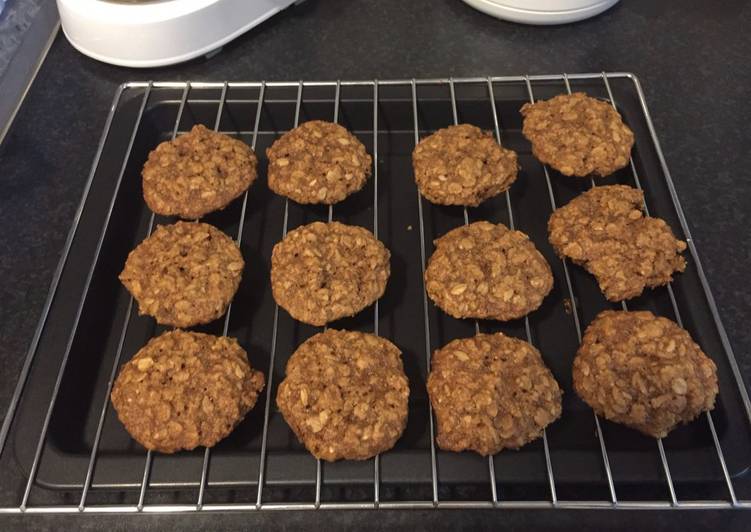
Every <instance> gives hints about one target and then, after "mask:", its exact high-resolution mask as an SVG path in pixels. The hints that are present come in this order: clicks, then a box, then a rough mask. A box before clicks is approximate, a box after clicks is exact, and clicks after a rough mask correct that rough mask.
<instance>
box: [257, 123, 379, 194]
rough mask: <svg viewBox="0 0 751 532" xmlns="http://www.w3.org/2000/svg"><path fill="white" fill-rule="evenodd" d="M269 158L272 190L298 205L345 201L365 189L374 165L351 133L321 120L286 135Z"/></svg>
mask: <svg viewBox="0 0 751 532" xmlns="http://www.w3.org/2000/svg"><path fill="white" fill-rule="evenodd" d="M266 155H267V157H268V158H269V170H268V173H269V188H270V189H271V190H273V191H274V192H276V193H277V194H279V195H281V196H287V197H288V198H290V199H292V200H294V201H296V202H297V203H325V204H332V203H337V202H339V201H342V200H343V199H344V198H346V197H347V196H349V195H350V194H352V193H353V192H357V191H358V190H360V189H361V188H362V187H363V186H365V181H367V179H368V177H370V172H371V169H370V167H371V164H372V159H371V157H370V155H369V154H368V152H367V151H365V146H363V145H362V142H360V141H359V140H357V138H356V137H355V136H354V135H353V134H352V133H350V132H349V131H347V130H346V129H345V128H343V127H342V126H340V125H339V124H333V123H331V122H323V121H321V120H313V121H310V122H305V123H304V124H301V125H300V126H298V127H296V128H295V129H293V130H292V131H289V132H287V133H285V134H284V135H282V136H281V137H280V138H278V139H277V140H276V141H275V142H274V144H272V145H271V147H270V148H269V149H268V150H266Z"/></svg>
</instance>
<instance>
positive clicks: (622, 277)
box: [548, 185, 686, 301]
mask: <svg viewBox="0 0 751 532" xmlns="http://www.w3.org/2000/svg"><path fill="white" fill-rule="evenodd" d="M643 208H644V193H643V192H642V191H640V190H637V189H635V188H631V187H627V186H625V185H612V186H604V187H594V188H592V189H590V190H588V191H587V192H585V193H584V194H582V195H580V196H578V197H577V198H574V199H573V200H572V201H571V202H569V203H568V204H567V205H565V206H563V207H561V208H559V209H557V210H556V211H555V212H553V214H552V216H551V217H550V220H549V221H548V238H549V239H550V243H551V244H552V245H553V248H555V251H556V253H558V255H560V256H561V257H568V258H570V259H571V260H572V261H574V262H575V263H577V264H580V265H582V266H584V267H585V268H586V269H587V271H589V273H591V274H592V275H594V276H595V277H596V278H597V282H598V283H599V285H600V289H601V290H602V291H603V293H604V294H605V296H606V297H607V298H608V299H609V300H610V301H621V300H624V299H629V298H632V297H636V296H638V295H639V294H641V293H642V292H643V291H644V288H645V287H647V286H648V287H655V286H660V285H664V284H667V283H669V282H670V280H671V279H672V275H673V272H682V271H683V270H685V269H686V261H685V260H684V258H683V257H682V256H681V255H680V253H681V252H682V251H683V250H685V249H686V243H685V242H683V241H682V240H678V239H676V238H675V236H674V235H673V232H672V231H671V230H670V227H669V226H668V224H666V223H665V221H664V220H662V219H660V218H651V217H649V216H644V214H643V213H642V209H643Z"/></svg>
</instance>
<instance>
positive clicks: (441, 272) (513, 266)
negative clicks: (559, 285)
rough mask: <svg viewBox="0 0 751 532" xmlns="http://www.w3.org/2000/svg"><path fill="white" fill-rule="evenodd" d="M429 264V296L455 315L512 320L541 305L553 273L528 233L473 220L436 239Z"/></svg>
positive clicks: (426, 273) (426, 271)
mask: <svg viewBox="0 0 751 532" xmlns="http://www.w3.org/2000/svg"><path fill="white" fill-rule="evenodd" d="M434 243H435V246H436V249H435V252H434V253H433V255H432V256H431V257H430V260H429V261H428V266H427V268H426V270H425V287H426V290H427V292H428V296H430V299H431V300H433V302H435V304H436V305H438V306H439V307H440V308H441V309H443V310H444V311H445V312H446V313H448V314H450V315H451V316H453V317H455V318H477V319H494V320H502V321H506V320H512V319H516V318H520V317H522V316H525V315H526V314H528V313H530V312H532V311H533V310H535V309H537V308H538V307H539V306H540V305H541V304H542V300H543V299H544V298H545V296H546V295H547V294H548V292H550V290H551V288H552V287H553V274H552V272H551V270H550V266H549V265H548V263H547V262H546V261H545V258H544V257H543V256H542V254H541V253H540V252H539V251H538V250H537V248H536V247H535V245H534V244H533V243H532V242H531V241H530V240H529V237H528V236H527V235H525V234H524V233H522V232H521V231H512V230H510V229H509V228H508V227H506V226H505V225H503V224H491V223H489V222H474V223H472V224H469V225H465V226H461V227H458V228H456V229H453V230H451V231H449V232H448V233H446V234H445V235H443V236H442V237H441V238H439V239H437V240H436V241H435V242H434Z"/></svg>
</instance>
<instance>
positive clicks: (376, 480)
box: [373, 80, 381, 508]
mask: <svg viewBox="0 0 751 532" xmlns="http://www.w3.org/2000/svg"><path fill="white" fill-rule="evenodd" d="M373 236H375V238H376V240H378V80H373ZM378 325H379V324H378V299H376V301H375V304H374V305H373V334H375V335H376V336H378V328H379V327H378ZM380 468H381V455H380V454H377V455H376V456H375V458H374V459H373V504H374V505H375V508H378V505H379V502H380V484H381V481H380V476H381V470H380Z"/></svg>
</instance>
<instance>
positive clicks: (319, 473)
mask: <svg viewBox="0 0 751 532" xmlns="http://www.w3.org/2000/svg"><path fill="white" fill-rule="evenodd" d="M341 88H342V86H341V82H340V81H337V82H336V88H335V89H334V124H338V123H339V100H340V98H341ZM328 211H329V215H328V221H329V223H331V222H332V220H333V219H334V204H333V203H330V204H329V209H328ZM327 329H328V325H325V326H324V327H323V330H324V331H326V330H327ZM322 475H323V470H322V467H321V459H320V458H316V499H315V507H316V508H318V507H319V506H321V483H322V482H323V476H322Z"/></svg>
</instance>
